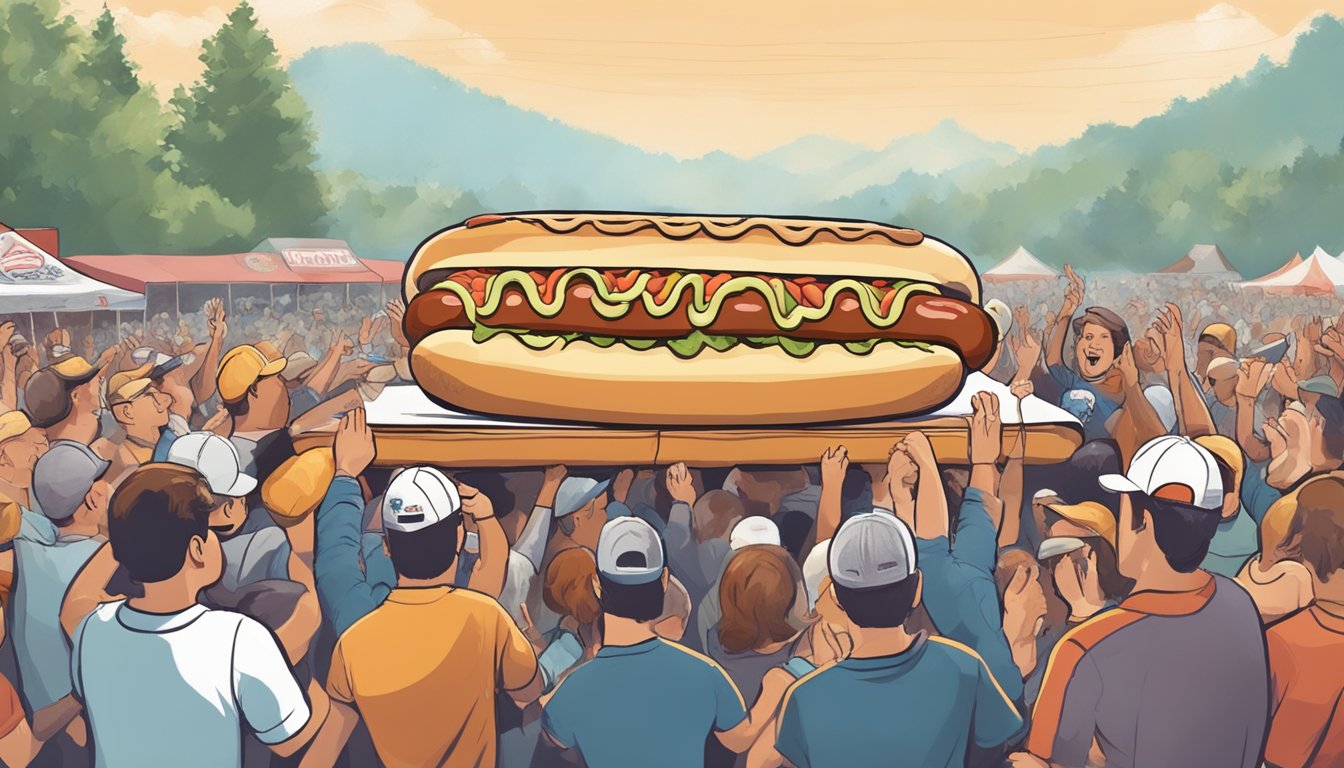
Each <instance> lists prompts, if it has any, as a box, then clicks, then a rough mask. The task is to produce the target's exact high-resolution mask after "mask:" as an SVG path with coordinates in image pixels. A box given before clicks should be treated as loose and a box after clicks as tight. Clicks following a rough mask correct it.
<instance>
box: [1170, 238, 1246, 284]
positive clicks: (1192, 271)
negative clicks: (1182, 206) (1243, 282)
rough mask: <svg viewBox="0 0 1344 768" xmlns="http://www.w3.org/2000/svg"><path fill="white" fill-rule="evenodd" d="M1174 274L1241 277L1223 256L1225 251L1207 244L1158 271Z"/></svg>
mask: <svg viewBox="0 0 1344 768" xmlns="http://www.w3.org/2000/svg"><path fill="white" fill-rule="evenodd" d="M1173 273H1174V274H1186V275H1206V276H1215V277H1217V276H1227V277H1229V278H1237V277H1241V275H1240V274H1238V273H1237V270H1236V269H1234V268H1233V267H1232V263H1231V262H1229V261H1228V260H1227V257H1226V256H1224V255H1223V249H1221V248H1219V247H1218V246H1216V245H1212V244H1207V243H1205V244H1200V245H1196V246H1194V247H1192V248H1191V249H1190V252H1189V253H1187V254H1185V255H1184V256H1182V257H1181V258H1179V259H1177V260H1176V261H1174V262H1172V263H1171V264H1170V265H1169V266H1167V267H1165V268H1163V269H1160V270H1158V274H1173Z"/></svg>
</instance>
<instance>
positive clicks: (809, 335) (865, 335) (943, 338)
mask: <svg viewBox="0 0 1344 768" xmlns="http://www.w3.org/2000/svg"><path fill="white" fill-rule="evenodd" d="M592 291H593V288H592V286H590V285H588V284H587V283H586V282H585V281H582V280H574V281H572V282H571V283H570V285H569V289H568V291H567V292H566V293H567V298H566V301H565V303H564V305H563V307H562V308H561V310H560V312H559V313H558V314H557V315H556V316H555V317H543V316H541V315H538V314H537V313H536V312H534V311H532V308H531V306H530V305H529V304H528V302H527V299H526V298H525V296H524V294H523V292H522V291H520V290H518V289H517V288H514V287H510V288H508V289H506V290H505V292H504V297H503V300H502V301H501V302H500V306H499V308H498V309H497V310H496V311H495V312H494V313H493V314H491V315H489V316H483V317H481V318H480V319H481V321H482V324H483V325H489V326H494V327H498V328H519V329H523V330H529V331H537V332H541V333H584V334H590V335H594V336H620V337H626V338H645V339H664V338H666V339H673V338H681V337H683V336H687V335H689V334H690V333H691V332H692V331H695V330H697V328H696V327H695V326H693V325H691V321H690V319H689V317H688V310H689V308H690V302H691V295H690V292H684V293H682V295H681V301H680V303H679V305H678V307H677V309H676V310H674V311H673V312H671V313H669V314H667V315H665V316H663V317H653V316H652V315H650V314H649V312H648V310H647V309H646V308H645V306H644V303H643V302H642V301H636V302H633V303H632V304H631V307H630V310H629V312H628V313H627V314H626V315H625V316H623V317H621V318H620V319H618V320H608V319H606V318H604V317H602V316H601V315H599V314H597V311H596V310H594V309H593V305H592V302H591V301H590V299H591V298H592V295H593V294H592ZM847 293H849V292H848V291H841V292H840V293H838V294H837V295H836V297H835V300H834V303H833V304H832V305H831V311H830V313H829V314H827V315H826V317H824V318H821V319H820V320H808V321H804V322H803V323H802V325H801V326H799V327H798V328H797V329H795V330H792V331H784V332H781V331H780V329H779V327H778V326H776V325H775V322H774V319H773V318H772V317H771V315H770V310H769V307H768V305H767V304H766V301H765V298H764V297H763V296H761V295H759V294H757V293H755V292H754V291H748V292H745V293H740V294H735V295H733V296H731V297H729V298H727V299H725V300H724V302H723V305H722V307H721V309H720V311H719V314H718V315H717V316H716V317H715V318H714V320H713V322H711V324H710V325H709V327H708V328H703V329H699V330H703V331H704V332H705V333H708V334H711V335H716V336H778V335H784V336H788V337H790V338H797V339H809V340H813V341H833V342H846V341H867V340H869V339H875V338H876V339H895V340H902V341H920V342H927V343H930V344H940V345H943V346H946V347H951V348H952V349H954V350H957V351H958V352H960V353H961V355H962V357H963V358H965V360H966V362H967V365H969V366H971V367H972V368H978V367H980V366H981V365H983V364H984V363H985V362H987V361H988V360H989V357H990V355H991V353H992V352H993V351H994V342H995V330H994V326H993V324H992V321H991V320H990V318H989V315H988V314H986V313H985V311H984V310H983V309H981V308H980V307H978V306H976V305H974V304H971V303H969V302H966V301H962V300H961V299H956V298H951V297H947V296H933V295H928V294H915V295H913V296H911V297H909V298H908V299H906V302H905V309H904V310H903V311H902V312H901V316H900V317H899V318H898V319H897V321H896V323H895V324H894V325H892V326H891V327H890V328H878V327H876V326H874V325H872V324H871V323H869V322H868V320H867V318H866V317H865V316H864V314H863V310H862V308H861V306H860V304H859V300H858V297H857V296H853V295H848V296H847V295H846V294H847ZM450 328H451V329H462V330H470V329H471V328H472V323H471V321H470V320H469V319H468V318H467V313H466V310H465V308H464V307H463V306H462V301H461V300H460V299H459V298H458V297H457V295H456V294H454V293H453V292H451V291H447V290H441V289H436V290H430V291H426V292H424V293H421V294H419V295H418V296H416V297H415V298H414V299H412V300H411V305H410V307H408V308H407V310H406V320H405V329H406V337H407V338H408V339H409V340H410V341H411V343H412V344H415V343H418V342H419V341H420V340H421V339H423V338H424V337H425V336H428V335H429V334H430V333H433V332H434V331H436V330H442V329H450Z"/></svg>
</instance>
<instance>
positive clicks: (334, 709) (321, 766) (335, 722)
mask: <svg viewBox="0 0 1344 768" xmlns="http://www.w3.org/2000/svg"><path fill="white" fill-rule="evenodd" d="M358 724H359V712H357V711H356V710H355V709H354V708H353V707H351V706H348V705H346V704H342V703H341V702H339V701H335V700H332V702H331V710H330V711H329V712H328V713H327V721H326V722H325V723H323V724H322V727H321V728H320V729H318V731H317V735H315V736H314V737H313V742H312V743H311V744H309V745H308V751H307V752H305V753H304V755H303V761H302V762H300V763H299V768H331V767H332V766H334V765H336V761H337V760H339V759H340V757H341V752H342V751H343V750H344V749H345V744H346V742H348V741H349V740H350V734H352V733H354V731H355V726H356V725H358Z"/></svg>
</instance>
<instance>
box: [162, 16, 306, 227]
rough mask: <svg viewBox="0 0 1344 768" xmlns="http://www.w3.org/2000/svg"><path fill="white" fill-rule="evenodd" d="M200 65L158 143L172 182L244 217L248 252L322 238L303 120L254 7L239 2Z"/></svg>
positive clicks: (179, 95) (175, 103) (298, 100)
mask: <svg viewBox="0 0 1344 768" xmlns="http://www.w3.org/2000/svg"><path fill="white" fill-rule="evenodd" d="M200 58H201V61H202V62H204V63H205V72H204V73H203V74H202V76H201V79H200V81H198V82H197V83H195V84H194V85H193V86H192V87H191V88H190V90H179V91H178V92H177V93H176V94H175V95H174V97H173V99H172V105H173V108H174V109H175V111H176V113H177V123H176V125H175V126H174V127H173V128H172V129H171V130H170V131H169V132H168V134H167V138H166V144H167V146H168V148H169V153H168V155H167V160H168V163H169V165H170V167H171V168H172V169H173V171H174V174H175V176H176V177H177V178H178V179H179V180H181V181H182V182H184V183H186V184H190V185H200V186H207V185H208V186H210V187H212V188H213V189H215V190H217V191H218V192H219V193H220V194H221V195H222V196H223V197H224V199H225V200H227V201H228V202H230V203H232V204H234V205H237V206H240V207H245V208H248V209H250V211H251V213H252V215H253V216H254V217H255V224H254V226H253V229H252V230H251V231H250V232H248V233H246V234H245V235H244V236H243V238H242V239H243V240H244V241H246V242H248V244H251V243H253V242H256V241H258V240H261V239H264V238H266V237H284V236H290V237H295V236H298V237H302V236H311V235H319V234H322V233H323V225H322V220H323V217H324V216H325V215H326V213H327V203H326V191H325V187H324V184H323V182H322V178H321V177H320V176H319V175H318V174H317V173H316V172H315V171H314V170H313V163H314V161H316V159H317V152H316V151H315V150H314V148H313V141H314V133H313V131H312V129H311V128H310V127H309V118H310V113H309V111H308V108H307V106H306V105H305V104H304V102H303V100H302V98H301V97H300V96H299V95H298V93H297V92H295V90H294V87H293V84H292V83H291V81H290V78H289V75H288V73H287V72H286V71H285V70H284V69H283V68H282V67H281V66H280V57H279V56H278V55H277V53H276V49H275V43H273V42H272V41H271V38H270V36H269V35H268V34H267V33H266V31H265V30H264V29H261V28H260V27H259V26H257V19H256V15H255V14H254V13H253V12H252V7H251V6H249V5H248V4H247V3H246V2H243V3H241V4H239V5H238V7H237V8H235V9H234V10H233V12H232V13H230V14H229V16H228V21H227V22H226V23H225V24H224V26H223V27H221V28H220V30H219V31H218V32H217V33H216V34H215V35H214V36H213V37H211V38H209V39H208V40H206V41H205V44H204V49H203V51H202V53H201V57H200Z"/></svg>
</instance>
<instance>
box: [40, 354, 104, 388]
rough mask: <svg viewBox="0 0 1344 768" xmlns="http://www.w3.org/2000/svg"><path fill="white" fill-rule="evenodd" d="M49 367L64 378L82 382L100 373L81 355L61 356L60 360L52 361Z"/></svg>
mask: <svg viewBox="0 0 1344 768" xmlns="http://www.w3.org/2000/svg"><path fill="white" fill-rule="evenodd" d="M47 367H48V368H50V369H51V370H52V372H53V373H55V374H56V375H57V376H60V377H61V378H62V379H65V380H66V381H75V382H79V383H80V384H83V383H84V382H86V381H89V380H90V379H92V378H93V377H94V376H97V375H98V369H97V368H95V367H93V365H92V364H91V363H90V362H89V361H88V360H85V359H84V358H82V357H80V356H79V355H71V356H69V357H64V358H61V360H60V361H59V362H56V363H52V364H51V365H49V366H47Z"/></svg>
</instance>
